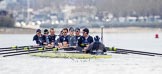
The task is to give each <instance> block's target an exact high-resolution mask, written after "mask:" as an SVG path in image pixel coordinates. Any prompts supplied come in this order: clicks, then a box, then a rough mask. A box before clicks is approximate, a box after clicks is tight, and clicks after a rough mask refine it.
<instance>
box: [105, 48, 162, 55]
mask: <svg viewBox="0 0 162 74" xmlns="http://www.w3.org/2000/svg"><path fill="white" fill-rule="evenodd" d="M106 48H107V49H108V51H114V52H112V53H119V54H128V53H131V54H139V55H148V56H157V55H159V56H162V54H161V53H152V52H144V51H135V50H127V49H119V48H114V47H112V48H109V47H106Z"/></svg>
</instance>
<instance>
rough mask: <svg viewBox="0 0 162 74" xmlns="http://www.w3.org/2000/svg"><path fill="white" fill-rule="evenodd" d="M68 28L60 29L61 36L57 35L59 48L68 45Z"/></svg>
mask: <svg viewBox="0 0 162 74" xmlns="http://www.w3.org/2000/svg"><path fill="white" fill-rule="evenodd" d="M67 33H68V29H67V28H64V29H63V30H62V34H63V35H62V36H60V37H59V39H58V47H59V48H62V47H68V44H69V41H68V35H67Z"/></svg>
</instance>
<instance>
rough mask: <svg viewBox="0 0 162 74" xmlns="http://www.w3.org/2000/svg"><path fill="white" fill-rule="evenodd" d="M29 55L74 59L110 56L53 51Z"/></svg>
mask: <svg viewBox="0 0 162 74" xmlns="http://www.w3.org/2000/svg"><path fill="white" fill-rule="evenodd" d="M31 56H37V57H49V58H75V59H90V58H94V59H98V58H112V56H111V55H91V54H81V53H53V52H44V53H34V54H31Z"/></svg>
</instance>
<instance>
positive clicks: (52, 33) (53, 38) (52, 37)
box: [49, 28, 57, 46]
mask: <svg viewBox="0 0 162 74" xmlns="http://www.w3.org/2000/svg"><path fill="white" fill-rule="evenodd" d="M49 37H50V44H51V45H52V46H55V45H56V44H57V42H56V37H57V35H55V30H54V28H50V35H49Z"/></svg>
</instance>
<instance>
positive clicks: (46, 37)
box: [43, 29, 51, 46]
mask: <svg viewBox="0 0 162 74" xmlns="http://www.w3.org/2000/svg"><path fill="white" fill-rule="evenodd" d="M48 34H49V31H48V30H47V29H45V30H44V35H43V45H47V46H51V42H50V36H49V35H48Z"/></svg>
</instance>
